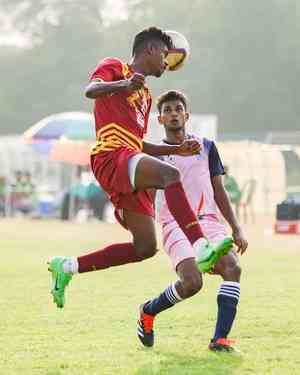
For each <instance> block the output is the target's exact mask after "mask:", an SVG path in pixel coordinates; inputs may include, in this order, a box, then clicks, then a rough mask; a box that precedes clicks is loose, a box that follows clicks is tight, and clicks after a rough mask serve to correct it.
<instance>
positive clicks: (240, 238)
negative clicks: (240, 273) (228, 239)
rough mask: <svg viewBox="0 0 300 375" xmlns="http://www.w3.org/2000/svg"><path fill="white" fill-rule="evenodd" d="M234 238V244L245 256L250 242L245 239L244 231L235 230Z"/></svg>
mask: <svg viewBox="0 0 300 375" xmlns="http://www.w3.org/2000/svg"><path fill="white" fill-rule="evenodd" d="M232 237H233V241H234V243H235V244H236V246H237V247H238V249H237V252H238V253H240V254H241V255H243V254H244V252H245V251H246V250H247V247H248V242H247V240H246V238H245V237H244V234H243V232H242V230H241V229H240V228H237V229H235V230H233V232H232Z"/></svg>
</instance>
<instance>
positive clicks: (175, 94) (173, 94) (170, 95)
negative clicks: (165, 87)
mask: <svg viewBox="0 0 300 375" xmlns="http://www.w3.org/2000/svg"><path fill="white" fill-rule="evenodd" d="M173 100H179V101H180V102H181V103H182V104H183V105H184V109H185V110H186V109H187V103H188V99H187V97H186V96H185V95H184V93H183V92H180V91H177V90H170V91H167V92H165V93H163V94H161V95H160V96H159V97H158V98H157V101H156V106H157V109H158V112H159V113H161V109H162V106H163V104H164V103H165V102H170V101H173Z"/></svg>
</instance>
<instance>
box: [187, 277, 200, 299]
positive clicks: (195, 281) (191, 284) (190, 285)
mask: <svg viewBox="0 0 300 375" xmlns="http://www.w3.org/2000/svg"><path fill="white" fill-rule="evenodd" d="M201 288H202V278H201V275H200V273H199V274H196V275H189V276H187V277H185V278H184V280H183V289H184V294H185V298H188V297H192V296H193V295H194V294H196V293H198V292H199V291H200V290H201Z"/></svg>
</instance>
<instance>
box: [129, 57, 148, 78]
mask: <svg viewBox="0 0 300 375" xmlns="http://www.w3.org/2000/svg"><path fill="white" fill-rule="evenodd" d="M129 66H130V68H131V69H132V70H133V71H134V72H135V73H140V74H143V75H144V76H147V75H149V73H148V69H147V66H146V64H145V60H144V59H142V58H141V57H140V56H135V57H133V59H132V60H131V62H130V63H129Z"/></svg>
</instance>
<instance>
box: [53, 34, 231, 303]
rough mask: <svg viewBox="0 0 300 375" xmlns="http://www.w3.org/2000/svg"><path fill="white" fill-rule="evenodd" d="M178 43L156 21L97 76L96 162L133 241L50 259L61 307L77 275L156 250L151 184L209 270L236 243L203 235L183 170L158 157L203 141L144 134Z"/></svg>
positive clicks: (93, 87)
mask: <svg viewBox="0 0 300 375" xmlns="http://www.w3.org/2000/svg"><path fill="white" fill-rule="evenodd" d="M172 46H173V45H172V40H171V38H170V37H169V36H168V35H167V34H166V33H165V32H164V31H162V30H161V29H158V28H156V27H151V28H149V29H146V30H143V31H141V32H140V33H138V34H137V35H136V36H135V39H134V43H133V48H132V60H131V62H130V64H127V63H124V62H122V61H121V60H119V59H116V58H106V59H104V60H102V61H101V62H100V63H99V64H98V65H97V67H96V69H95V71H94V72H93V73H92V75H91V79H90V83H89V84H88V86H87V88H86V96H87V97H88V98H91V99H94V100H95V102H94V115H95V125H96V137H97V143H96V145H95V147H94V149H93V150H92V155H91V167H92V170H93V173H94V175H95V177H96V179H97V180H98V182H99V183H100V185H101V186H102V188H103V189H104V190H105V191H106V192H107V194H108V196H109V198H110V200H111V202H112V203H113V205H114V206H115V213H116V217H117V219H118V221H119V222H120V223H121V224H122V225H123V226H124V227H125V228H127V229H128V230H129V231H130V232H131V234H132V236H133V240H132V242H128V243H117V244H113V245H110V246H107V247H105V248H104V249H100V250H97V251H94V252H92V253H89V254H86V255H83V256H79V257H78V258H73V257H54V258H52V260H51V261H50V263H49V270H50V271H51V273H52V282H53V286H52V290H51V293H52V295H53V299H54V302H55V303H56V305H57V307H60V308H62V307H63V306H64V301H65V298H64V291H65V287H66V286H67V285H68V283H69V281H70V280H71V278H72V275H73V274H75V273H83V272H89V271H94V270H99V269H104V268H108V267H112V266H118V265H122V264H127V263H133V262H140V261H142V260H144V259H147V258H149V257H152V256H153V255H154V254H155V253H156V251H157V245H156V234H155V227H154V220H153V217H154V209H153V201H152V196H151V193H150V190H149V189H151V188H156V189H164V191H165V196H166V200H167V203H168V207H169V209H170V212H172V215H173V216H174V218H175V220H176V221H177V222H178V225H179V226H180V228H181V229H182V231H183V232H184V233H185V235H186V237H187V238H188V240H189V241H190V243H191V244H192V246H193V247H194V249H195V251H196V253H197V255H198V258H197V262H198V265H199V269H200V270H201V271H202V272H208V271H210V270H211V269H212V268H213V266H214V265H215V264H216V262H217V261H218V260H219V259H220V257H222V256H223V255H224V254H225V253H227V252H228V251H229V250H230V247H231V245H232V238H227V239H226V240H225V241H222V242H221V243H220V244H218V245H217V246H212V245H211V244H210V243H209V242H208V241H207V243H206V246H203V237H204V236H203V233H202V231H201V228H200V225H199V223H198V220H197V218H196V216H195V214H194V212H193V210H192V209H191V207H190V205H189V203H188V200H187V198H186V195H185V192H184V190H183V187H182V184H181V181H180V174H179V172H178V170H177V169H176V168H174V167H173V166H171V165H169V164H167V163H165V162H162V161H160V160H158V159H157V158H154V157H152V156H151V155H170V154H175V155H182V156H185V155H187V156H188V155H193V154H197V153H199V152H200V146H199V143H198V142H197V141H195V140H186V141H184V142H183V143H182V144H180V145H155V144H151V143H148V142H145V141H143V137H144V135H145V133H146V131H147V124H148V118H149V113H150V108H151V94H150V92H149V89H148V87H147V84H146V77H147V76H155V77H160V76H161V75H162V74H163V73H164V71H165V69H166V67H167V61H166V58H167V55H168V51H169V50H170V49H171V48H172ZM200 242H201V244H200Z"/></svg>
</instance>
